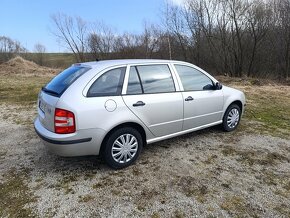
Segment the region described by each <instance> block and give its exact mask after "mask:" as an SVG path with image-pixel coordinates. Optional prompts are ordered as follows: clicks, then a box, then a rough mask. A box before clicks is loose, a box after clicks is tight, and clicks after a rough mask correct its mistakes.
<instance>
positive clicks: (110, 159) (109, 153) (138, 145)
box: [104, 127, 143, 169]
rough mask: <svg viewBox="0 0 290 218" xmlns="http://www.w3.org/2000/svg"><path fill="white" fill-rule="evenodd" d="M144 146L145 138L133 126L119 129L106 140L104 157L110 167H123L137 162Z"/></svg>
mask: <svg viewBox="0 0 290 218" xmlns="http://www.w3.org/2000/svg"><path fill="white" fill-rule="evenodd" d="M142 147H143V140H142V137H141V134H140V133H139V132H138V131H137V130H136V129H134V128H131V127H125V128H121V129H117V130H116V131H114V132H113V133H112V134H111V135H110V136H109V137H108V139H107V141H106V144H105V149H104V159H105V161H106V163H107V164H108V165H109V166H110V167H112V168H114V169H121V168H124V167H127V166H129V165H131V164H132V163H134V162H135V160H136V159H137V158H138V156H139V154H140V152H141V150H142Z"/></svg>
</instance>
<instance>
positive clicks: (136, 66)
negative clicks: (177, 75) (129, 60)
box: [122, 63, 179, 96]
mask: <svg viewBox="0 0 290 218" xmlns="http://www.w3.org/2000/svg"><path fill="white" fill-rule="evenodd" d="M156 65H166V66H167V67H168V70H169V72H170V76H171V79H172V82H173V86H174V91H172V92H152V93H144V89H143V84H142V81H141V77H140V74H139V70H138V67H139V66H156ZM128 67H129V71H128V73H130V68H131V67H134V68H135V69H136V71H137V75H138V79H139V83H140V85H141V89H142V93H136V94H127V91H128V85H129V80H128V81H127V83H128V84H127V90H126V94H122V96H126V95H154V94H167V93H176V92H179V91H177V90H176V85H175V81H174V78H173V75H172V73H173V72H172V71H171V68H170V65H169V64H168V63H153V64H134V65H130V66H128Z"/></svg>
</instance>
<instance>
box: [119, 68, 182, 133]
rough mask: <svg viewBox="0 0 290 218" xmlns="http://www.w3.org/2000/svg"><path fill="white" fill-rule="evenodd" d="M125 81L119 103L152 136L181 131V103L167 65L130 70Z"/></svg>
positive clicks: (174, 81)
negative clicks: (124, 90)
mask: <svg viewBox="0 0 290 218" xmlns="http://www.w3.org/2000/svg"><path fill="white" fill-rule="evenodd" d="M127 80H128V83H127V90H126V93H125V94H123V100H124V102H125V104H126V105H127V107H128V108H129V109H130V110H131V111H132V112H133V113H134V114H135V115H136V116H137V117H138V118H139V119H140V120H141V121H142V122H143V123H144V124H145V125H146V126H147V127H148V128H149V130H150V131H151V132H152V133H153V134H154V135H155V136H157V137H160V136H164V135H168V134H171V133H176V132H180V131H181V130H182V124H183V99H182V94H181V93H180V92H176V88H175V84H177V81H176V78H173V76H172V74H171V71H170V68H169V65H167V64H151V65H137V66H130V69H129V76H128V78H127ZM125 83H126V79H125Z"/></svg>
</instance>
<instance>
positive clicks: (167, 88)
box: [136, 64, 175, 94]
mask: <svg viewBox="0 0 290 218" xmlns="http://www.w3.org/2000/svg"><path fill="white" fill-rule="evenodd" d="M136 71H137V74H139V77H140V80H141V88H143V93H145V94H152V93H162V92H175V87H174V82H173V79H172V75H171V72H170V69H169V67H168V65H165V64H163V65H146V66H145V65H144V66H137V67H136Z"/></svg>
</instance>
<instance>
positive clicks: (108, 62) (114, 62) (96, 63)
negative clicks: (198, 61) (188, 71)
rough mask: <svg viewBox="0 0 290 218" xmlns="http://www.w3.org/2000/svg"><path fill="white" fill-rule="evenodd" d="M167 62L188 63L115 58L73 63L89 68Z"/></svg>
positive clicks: (168, 61) (167, 62)
mask: <svg viewBox="0 0 290 218" xmlns="http://www.w3.org/2000/svg"><path fill="white" fill-rule="evenodd" d="M154 63H155V64H157V63H160V64H169V63H180V64H190V63H187V62H183V61H176V60H161V59H116V60H103V61H92V62H84V63H78V64H75V65H82V66H88V67H91V68H95V67H101V68H107V67H112V66H117V65H128V64H154Z"/></svg>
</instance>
